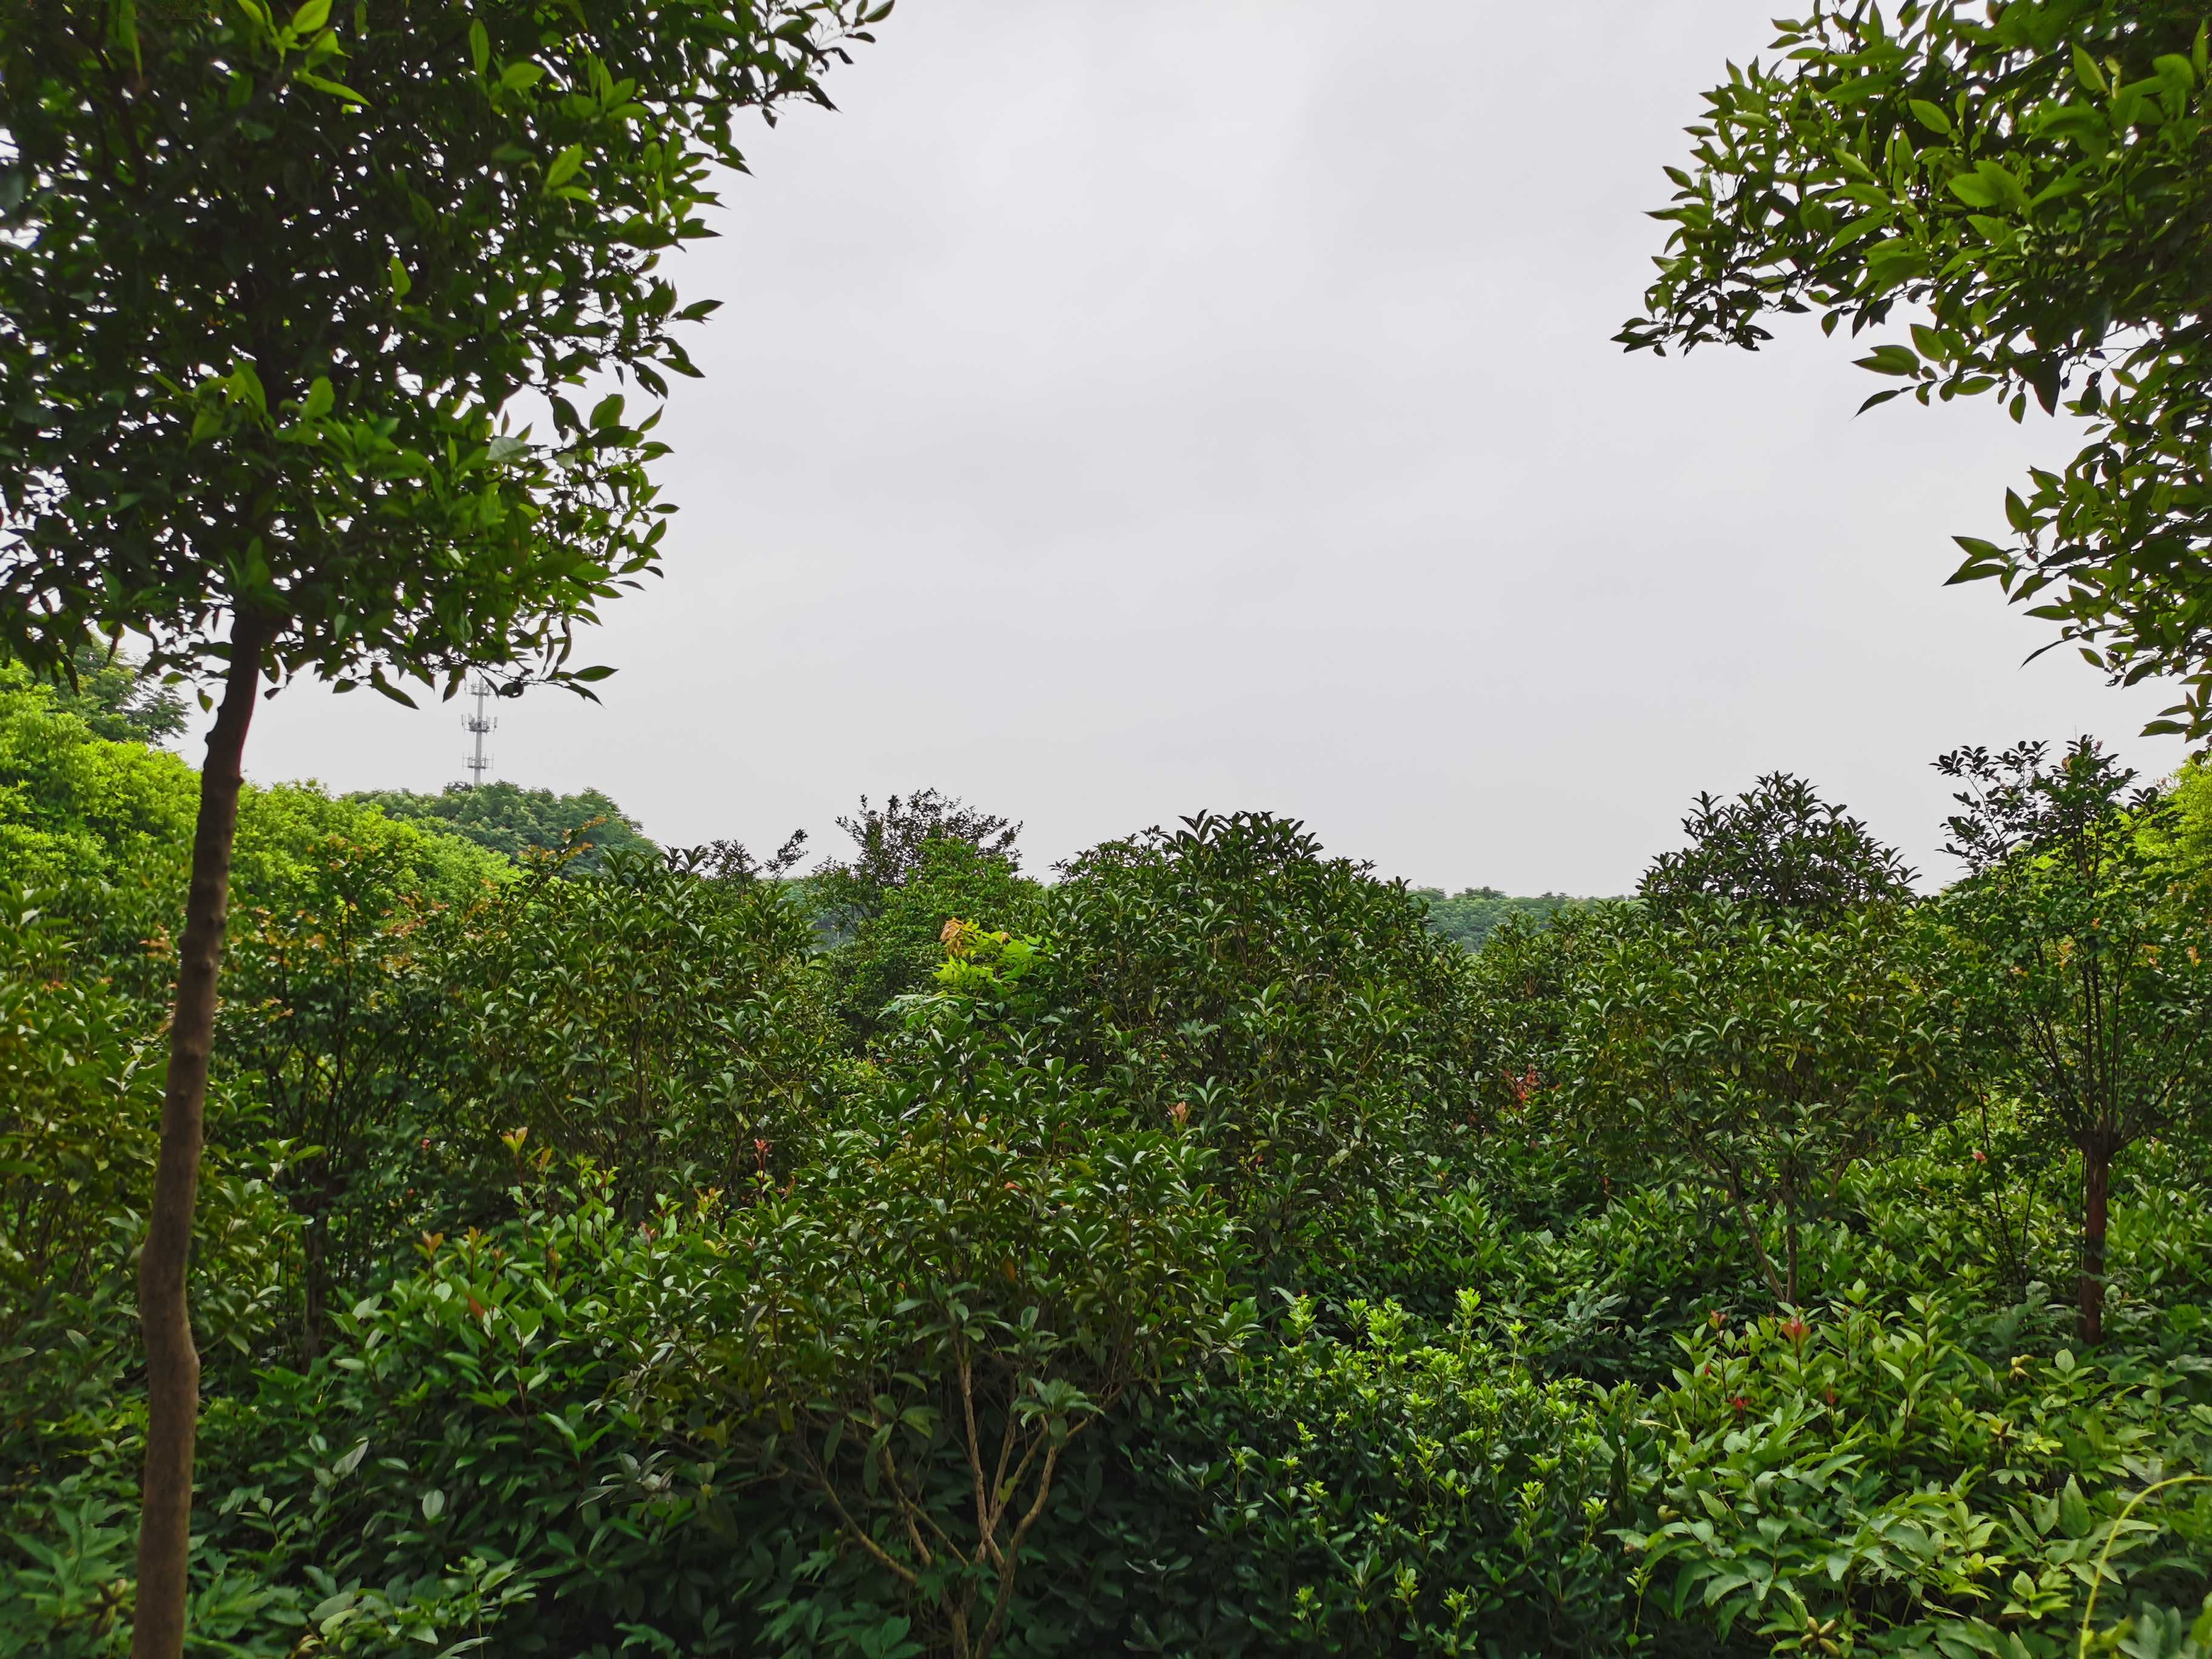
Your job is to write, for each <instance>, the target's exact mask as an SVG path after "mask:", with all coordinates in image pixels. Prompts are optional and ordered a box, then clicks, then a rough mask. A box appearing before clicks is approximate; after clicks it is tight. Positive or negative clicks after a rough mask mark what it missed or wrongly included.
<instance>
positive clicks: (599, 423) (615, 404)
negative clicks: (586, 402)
mask: <svg viewBox="0 0 2212 1659" xmlns="http://www.w3.org/2000/svg"><path fill="white" fill-rule="evenodd" d="M622 417H623V395H622V393H621V392H609V393H608V394H607V395H606V396H605V397H604V398H600V399H599V402H598V403H597V404H593V405H592V431H594V432H605V431H606V430H608V429H609V428H613V427H617V426H620V425H621V424H622Z"/></svg>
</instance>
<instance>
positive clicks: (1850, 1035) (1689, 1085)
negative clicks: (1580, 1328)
mask: <svg viewBox="0 0 2212 1659" xmlns="http://www.w3.org/2000/svg"><path fill="white" fill-rule="evenodd" d="M1912 942H1913V935H1912V934H1911V933H1910V932H1909V931H1908V930H1907V929H1906V928H1905V927H1903V926H1902V924H1901V921H1900V918H1899V915H1898V914H1897V913H1896V912H1895V911H1894V910H1893V908H1888V907H1876V908H1869V909H1865V910H1861V911H1857V912H1848V913H1845V914H1844V915H1843V916H1842V917H1840V918H1838V919H1835V920H1832V921H1831V922H1830V923H1829V925H1828V926H1827V927H1824V928H1820V929H1818V930H1815V929H1814V928H1813V927H1808V926H1807V925H1805V924H1804V923H1802V922H1800V921H1795V920H1784V921H1772V920H1769V919H1768V918H1767V916H1765V915H1763V914H1761V913H1760V912H1759V911H1756V910H1752V911H1747V910H1743V909H1741V908H1738V907H1737V906H1735V905H1734V904H1732V903H1730V902H1728V901H1725V900H1717V901H1708V902H1706V903H1705V905H1703V906H1700V907H1699V908H1693V909H1691V910H1689V911H1688V912H1686V914H1685V915H1683V916H1682V917H1681V919H1680V921H1679V922H1678V923H1677V924H1676V925H1675V926H1674V927H1660V926H1656V925H1655V926H1652V927H1640V928H1636V929H1632V930H1630V931H1628V932H1626V933H1624V934H1623V935H1622V936H1621V937H1620V939H1618V940H1617V941H1616V942H1615V943H1614V944H1613V946H1612V948H1611V949H1610V950H1609V951H1607V953H1606V954H1605V955H1604V956H1603V957H1601V958H1600V959H1599V960H1597V961H1596V962H1595V963H1593V964H1592V965H1591V969H1590V973H1589V981H1588V986H1589V998H1588V1000H1587V1001H1586V1002H1585V1003H1584V1004H1583V1006H1582V1008H1581V1009H1580V1010H1579V1011H1578V1012H1577V1015H1576V1018H1575V1021H1574V1024H1573V1025H1572V1026H1571V1028H1570V1030H1569V1031H1568V1033H1567V1036H1566V1055H1565V1066H1566V1069H1567V1071H1568V1072H1569V1073H1570V1075H1571V1078H1572V1079H1573V1080H1572V1082H1571V1085H1570V1086H1569V1090H1568V1106H1569V1109H1570V1110H1571V1112H1572V1113H1573V1114H1574V1115H1575V1116H1576V1118H1577V1120H1578V1122H1579V1125H1580V1127H1582V1128H1583V1131H1584V1132H1585V1133H1588V1134H1589V1136H1590V1137H1591V1138H1592V1139H1594V1140H1595V1142H1597V1143H1598V1144H1599V1145H1601V1146H1603V1147H1604V1148H1606V1149H1607V1152H1609V1153H1610V1155H1611V1156H1612V1158H1613V1159H1614V1160H1615V1161H1616V1162H1617V1163H1619V1164H1622V1165H1624V1166H1626V1167H1628V1168H1631V1169H1633V1168H1634V1167H1636V1166H1637V1165H1639V1164H1640V1165H1644V1166H1645V1167H1647V1168H1648V1167H1650V1166H1651V1165H1653V1164H1655V1163H1656V1165H1657V1167H1658V1168H1659V1169H1660V1170H1665V1169H1667V1168H1668V1167H1670V1166H1673V1165H1674V1164H1677V1163H1678V1162H1679V1163H1680V1164H1686V1166H1687V1167H1689V1168H1692V1169H1694V1170H1697V1171H1698V1172H1699V1175H1700V1176H1702V1177H1703V1178H1704V1179H1705V1180H1706V1181H1708V1182H1711V1184H1712V1185H1713V1186H1714V1188H1716V1189H1717V1190H1718V1191H1719V1192H1720V1193H1721V1194H1723V1196H1724V1197H1725V1198H1726V1199H1727V1200H1728V1203H1729V1207H1730V1208H1732V1209H1733V1210H1735V1212H1736V1213H1737V1216H1738V1218H1740V1220H1741V1223H1742V1225H1743V1230H1744V1232H1745V1235H1746V1237H1747V1238H1749V1239H1750V1240H1751V1242H1752V1243H1753V1248H1754V1249H1756V1250H1757V1251H1758V1253H1759V1257H1760V1262H1759V1265H1760V1267H1761V1269H1762V1271H1763V1272H1764V1273H1765V1278H1766V1281H1767V1285H1768V1288H1769V1289H1770V1290H1771V1291H1772V1292H1773V1295H1774V1297H1775V1299H1776V1300H1777V1301H1778V1302H1783V1303H1787V1304H1795V1303H1796V1301H1797V1299H1798V1294H1799V1274H1798V1267H1799V1261H1798V1244H1799V1236H1800V1232H1801V1230H1802V1226H1803V1224H1804V1221H1805V1218H1807V1216H1808V1214H1810V1213H1812V1212H1814V1211H1815V1210H1816V1209H1817V1207H1818V1206H1820V1202H1821V1199H1822V1196H1823V1194H1824V1192H1825V1191H1828V1190H1832V1188H1834V1185H1835V1183H1836V1182H1838V1180H1839V1179H1840V1177H1841V1176H1842V1175H1843V1173H1844V1170H1847V1169H1849V1168H1850V1165H1851V1164H1853V1163H1855V1162H1856V1161H1857V1160H1858V1159H1859V1158H1863V1157H1865V1156H1866V1155H1867V1154H1868V1153H1869V1152H1873V1151H1874V1150H1875V1148H1876V1147H1878V1146H1881V1145H1882V1143H1883V1142H1884V1140H1885V1139H1889V1138H1893V1137H1895V1136H1897V1135H1899V1133H1901V1132H1902V1131H1904V1130H1905V1128H1906V1127H1908V1120H1909V1119H1910V1117H1911V1114H1912V1112H1913V1110H1914V1109H1915V1108H1916V1107H1918V1108H1919V1109H1921V1110H1923V1111H1927V1112H1933V1111H1935V1110H1936V1109H1939V1107H1940V1103H1941V1100H1942V1096H1941V1093H1940V1091H1939V1089H1938V1088H1937V1086H1936V1085H1938V1083H1939V1081H1940V1078H1941V1074H1942V1059H1943V1044H1942V1040H1941V1038H1940V1036H1939V1035H1938V1032H1937V1030H1936V1018H1937V1017H1938V1015H1937V1011H1936V1009H1934V1008H1933V1007H1931V1005H1930V998H1929V993H1928V990H1927V988H1926V987H1925V986H1924V985H1923V983H1921V982H1918V980H1917V974H1916V971H1915V970H1916V969H1917V967H1918V964H1917V963H1916V962H1915V961H1914V960H1913V955H1912V951H1911V944H1912ZM1770 1211H1771V1212H1778V1213H1779V1215H1780V1216H1781V1218H1782V1220H1783V1231H1784V1246H1785V1248H1784V1260H1783V1261H1781V1262H1780V1263H1776V1262H1773V1261H1770V1260H1768V1259H1767V1257H1766V1255H1765V1249H1764V1246H1763V1244H1762V1243H1760V1238H1761V1232H1760V1227H1759V1222H1758V1220H1757V1217H1758V1216H1759V1215H1760V1214H1764V1213H1765V1212H1770Z"/></svg>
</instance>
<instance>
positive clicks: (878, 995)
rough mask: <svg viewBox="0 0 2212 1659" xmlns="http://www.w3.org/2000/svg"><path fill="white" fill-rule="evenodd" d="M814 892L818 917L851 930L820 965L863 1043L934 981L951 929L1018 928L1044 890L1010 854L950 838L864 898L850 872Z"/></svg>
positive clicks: (826, 878) (828, 875)
mask: <svg viewBox="0 0 2212 1659" xmlns="http://www.w3.org/2000/svg"><path fill="white" fill-rule="evenodd" d="M1042 892H1043V889H1042V888H1041V887H1040V886H1039V885H1038V884H1036V882H1034V881H1031V880H1030V879H1029V878H1026V877H1024V876H1022V875H1020V874H1018V872H1017V870H1016V866H1014V865H1013V864H1012V862H1011V861H1010V860H1008V859H1007V858H1006V856H1004V855H1002V854H997V853H993V852H989V851H987V850H985V849H983V848H980V847H978V846H977V845H975V843H974V842H970V841H967V840H963V839H961V838H959V837H957V836H937V837H933V838H931V839H929V840H927V841H926V842H923V843H922V845H921V848H919V850H918V851H917V852H916V854H915V860H914V862H913V863H912V865H911V866H908V868H907V869H906V870H904V871H903V872H901V878H900V879H899V880H898V881H896V883H892V884H886V885H883V886H880V887H877V888H874V889H873V890H861V889H860V883H859V882H857V881H855V880H854V879H853V878H850V877H849V876H848V874H847V873H846V872H824V874H823V875H821V876H817V877H815V878H813V880H812V883H811V893H810V902H811V903H813V904H814V905H815V907H816V914H817V915H823V916H828V917H830V918H832V919H834V920H836V921H839V922H841V923H842V925H843V926H844V927H846V929H847V930H848V937H847V938H846V939H844V940H843V941H842V943H840V944H839V945H836V946H835V947H834V948H833V949H832V950H831V951H829V955H828V957H827V958H826V961H825V963H824V966H825V968H826V970H827V972H828V975H829V986H830V996H831V998H832V1000H833V1001H834V1004H835V1006H836V1010H837V1012H838V1014H839V1016H840V1017H841V1018H842V1019H843V1020H844V1022H845V1024H846V1025H847V1026H848V1028H849V1029H850V1030H852V1031H853V1033H854V1036H856V1037H858V1038H859V1039H860V1041H861V1042H872V1041H876V1040H878V1039H879V1038H880V1037H881V1036H883V1035H884V1033H885V1032H886V1031H888V1030H890V1029H891V1028H892V1027H893V1026H894V1025H895V1024H896V1013H895V1011H894V1009H893V1007H892V1005H893V1004H894V1002H895V1001H896V1000H897V999H898V998H900V997H902V996H908V995H911V994H914V993H915V992H917V991H920V990H921V989H922V988H923V987H926V986H927V985H928V984H929V983H930V981H931V976H932V975H934V974H935V973H936V971H937V969H938V968H939V964H941V963H943V962H944V960H945V929H946V927H948V926H949V925H950V924H951V923H952V922H953V921H956V920H957V921H967V922H970V923H973V924H975V926H978V927H1019V926H1022V925H1023V924H1024V919H1025V918H1028V917H1030V916H1031V915H1034V913H1035V911H1036V905H1037V903H1038V902H1039V898H1040V896H1041V895H1042ZM840 895H843V897H842V898H841V897H840Z"/></svg>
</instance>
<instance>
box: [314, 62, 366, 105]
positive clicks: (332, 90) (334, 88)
mask: <svg viewBox="0 0 2212 1659" xmlns="http://www.w3.org/2000/svg"><path fill="white" fill-rule="evenodd" d="M300 82H301V85H303V86H310V87H313V88H314V89H315V90H316V91H317V92H327V93H328V94H331V97H333V98H343V100H345V101H346V102H347V103H349V104H360V105H364V106H365V105H367V104H368V99H366V98H364V97H362V95H361V94H359V93H357V92H356V91H355V90H354V89H353V88H351V87H349V86H342V85H340V84H339V83H338V82H336V81H331V80H325V78H324V77H323V76H319V75H310V74H308V73H307V70H301V71H300Z"/></svg>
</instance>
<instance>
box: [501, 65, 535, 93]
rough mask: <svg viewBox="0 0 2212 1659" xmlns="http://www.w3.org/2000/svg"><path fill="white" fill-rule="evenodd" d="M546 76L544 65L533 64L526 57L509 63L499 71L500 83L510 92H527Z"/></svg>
mask: <svg viewBox="0 0 2212 1659" xmlns="http://www.w3.org/2000/svg"><path fill="white" fill-rule="evenodd" d="M544 78H545V69H544V65H543V64H533V63H532V62H531V61H530V60H529V59H528V58H524V59H522V60H521V61H520V62H519V63H513V64H508V65H507V67H506V68H505V69H503V70H501V71H500V73H499V83H500V85H501V86H502V87H505V88H507V90H508V91H509V92H526V91H527V90H528V89H529V88H532V87H534V86H536V85H537V84H538V82H540V81H543V80H544Z"/></svg>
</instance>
